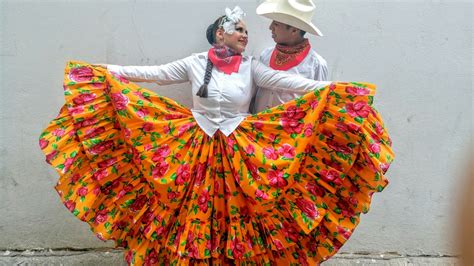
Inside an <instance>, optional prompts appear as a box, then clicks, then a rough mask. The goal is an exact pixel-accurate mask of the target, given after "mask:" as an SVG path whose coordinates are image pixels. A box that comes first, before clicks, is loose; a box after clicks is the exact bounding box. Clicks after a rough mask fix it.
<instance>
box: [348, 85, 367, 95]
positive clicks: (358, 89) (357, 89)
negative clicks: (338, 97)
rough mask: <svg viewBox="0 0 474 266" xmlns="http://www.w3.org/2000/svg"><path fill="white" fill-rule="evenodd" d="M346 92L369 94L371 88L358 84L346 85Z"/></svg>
mask: <svg viewBox="0 0 474 266" xmlns="http://www.w3.org/2000/svg"><path fill="white" fill-rule="evenodd" d="M346 92H347V93H349V94H352V95H369V93H370V91H369V89H366V88H362V87H356V86H348V87H346Z"/></svg>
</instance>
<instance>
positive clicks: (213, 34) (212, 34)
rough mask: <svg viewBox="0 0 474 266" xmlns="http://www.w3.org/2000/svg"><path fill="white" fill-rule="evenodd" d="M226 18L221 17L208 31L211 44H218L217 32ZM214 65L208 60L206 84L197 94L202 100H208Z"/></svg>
mask: <svg viewBox="0 0 474 266" xmlns="http://www.w3.org/2000/svg"><path fill="white" fill-rule="evenodd" d="M224 17H225V16H221V17H219V18H218V19H216V21H214V23H212V24H211V25H209V26H208V27H207V30H206V38H207V41H208V42H209V44H211V45H214V44H215V43H216V32H217V30H218V29H219V26H220V24H221V23H222V20H223V19H224ZM213 67H214V65H213V64H212V62H211V60H210V59H209V58H207V65H206V74H204V84H202V86H201V87H200V88H199V91H198V92H197V93H196V95H197V96H199V97H201V98H207V85H209V82H210V81H211V76H212V68H213Z"/></svg>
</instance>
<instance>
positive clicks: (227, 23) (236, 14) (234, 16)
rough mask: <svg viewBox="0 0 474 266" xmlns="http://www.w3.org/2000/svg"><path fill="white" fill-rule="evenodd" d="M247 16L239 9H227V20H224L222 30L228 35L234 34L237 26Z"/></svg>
mask: <svg viewBox="0 0 474 266" xmlns="http://www.w3.org/2000/svg"><path fill="white" fill-rule="evenodd" d="M244 16H245V13H244V11H243V10H242V9H241V8H240V7H239V6H235V7H234V9H233V10H230V8H226V9H225V18H224V19H223V20H222V21H223V23H222V28H224V31H225V32H226V33H228V34H232V33H234V31H235V24H237V23H239V21H240V20H241V19H242V18H243V17H244Z"/></svg>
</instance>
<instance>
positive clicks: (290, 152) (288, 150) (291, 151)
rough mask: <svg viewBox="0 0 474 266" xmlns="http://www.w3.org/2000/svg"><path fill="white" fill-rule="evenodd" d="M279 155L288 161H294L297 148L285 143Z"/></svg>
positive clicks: (279, 150)
mask: <svg viewBox="0 0 474 266" xmlns="http://www.w3.org/2000/svg"><path fill="white" fill-rule="evenodd" d="M278 154H280V155H281V156H283V157H285V158H287V159H293V158H294V157H295V148H294V147H293V146H291V145H290V144H287V143H285V144H283V145H282V146H281V148H279V149H278Z"/></svg>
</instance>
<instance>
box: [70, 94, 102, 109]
mask: <svg viewBox="0 0 474 266" xmlns="http://www.w3.org/2000/svg"><path fill="white" fill-rule="evenodd" d="M96 98H97V95H95V93H83V94H80V95H78V96H76V97H74V99H72V102H73V103H74V105H75V106H81V105H84V104H86V103H89V102H92V101H93V100H95V99H96ZM69 112H71V109H69Z"/></svg>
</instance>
